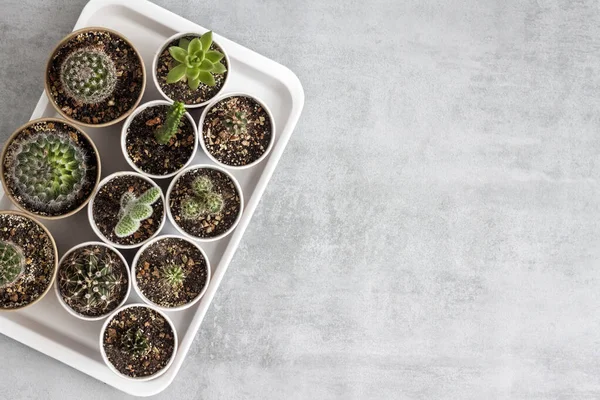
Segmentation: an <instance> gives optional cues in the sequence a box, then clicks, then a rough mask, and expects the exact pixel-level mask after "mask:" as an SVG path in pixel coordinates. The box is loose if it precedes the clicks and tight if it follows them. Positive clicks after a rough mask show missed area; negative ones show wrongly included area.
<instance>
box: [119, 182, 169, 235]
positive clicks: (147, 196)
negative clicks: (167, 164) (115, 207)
mask: <svg viewBox="0 0 600 400" xmlns="http://www.w3.org/2000/svg"><path fill="white" fill-rule="evenodd" d="M159 198H160V189H159V188H157V187H152V188H150V189H148V190H146V191H145V192H144V193H143V194H142V195H141V196H140V197H136V196H135V195H134V194H133V193H131V192H125V193H123V195H122V196H121V209H120V210H119V223H117V226H116V227H115V233H116V235H117V236H118V237H120V238H123V237H127V236H130V235H133V234H134V233H135V232H136V231H137V230H138V229H139V228H140V222H141V221H143V220H145V219H147V218H150V217H151V216H152V212H153V210H152V204H154V203H155V202H156V201H157V200H158V199H159Z"/></svg>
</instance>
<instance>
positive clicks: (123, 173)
mask: <svg viewBox="0 0 600 400" xmlns="http://www.w3.org/2000/svg"><path fill="white" fill-rule="evenodd" d="M129 175H132V176H136V177H139V178H141V179H143V180H145V181H146V182H149V183H150V184H151V185H152V186H154V187H157V188H158V189H159V190H160V198H161V200H162V201H163V204H164V207H163V213H162V219H161V223H160V225H159V227H158V229H157V230H156V232H155V233H154V234H153V235H152V236H150V237H149V238H148V239H146V240H144V241H143V242H140V243H137V244H119V243H114V242H111V241H110V240H108V238H106V236H104V235H103V234H102V232H100V229H98V227H97V226H96V222H94V200H95V199H96V195H97V194H98V192H99V191H100V189H101V188H102V186H104V185H106V184H107V183H108V182H109V181H110V180H111V179H113V178H116V177H119V176H129ZM165 208H167V204H166V201H165V195H164V194H163V191H162V189H161V188H160V186H158V185H157V184H156V182H154V181H153V180H152V179H150V178H148V177H146V176H144V175H142V174H139V173H137V172H133V171H119V172H115V173H113V174H110V175H108V176H107V177H106V178H104V179H102V180H101V181H100V183H99V184H98V186H97V187H96V190H95V191H94V194H93V195H92V198H91V200H90V202H89V203H88V219H89V221H90V226H91V227H92V230H93V231H94V233H95V234H96V236H98V237H99V238H100V240H102V241H103V242H104V243H106V244H108V245H110V246H113V247H116V248H117V249H135V248H138V247H140V246H143V245H144V244H145V243H147V242H149V241H150V240H152V239H153V238H155V237H156V236H158V234H159V233H160V231H161V230H162V228H163V227H164V226H165V221H166V220H167V218H166V216H165Z"/></svg>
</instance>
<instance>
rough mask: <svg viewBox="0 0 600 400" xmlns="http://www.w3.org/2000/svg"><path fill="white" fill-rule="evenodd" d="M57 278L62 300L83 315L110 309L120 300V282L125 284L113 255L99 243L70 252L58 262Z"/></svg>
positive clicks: (104, 311)
mask: <svg viewBox="0 0 600 400" xmlns="http://www.w3.org/2000/svg"><path fill="white" fill-rule="evenodd" d="M58 280H59V281H58V284H59V287H60V292H61V294H62V296H63V299H64V300H65V302H66V303H67V304H68V305H69V306H70V307H71V308H73V309H74V310H75V311H77V312H79V313H81V314H83V315H94V314H97V313H98V312H100V314H105V313H106V312H110V311H112V310H113V309H114V308H115V307H116V305H115V303H118V302H120V301H121V298H120V297H119V295H120V293H121V291H122V288H123V286H126V285H128V284H129V282H128V280H127V276H126V275H125V274H123V271H122V270H121V264H120V262H119V260H118V258H117V256H115V255H114V254H113V253H112V251H111V250H109V249H108V248H105V247H102V246H88V247H84V248H83V249H77V250H75V251H73V252H72V253H70V254H69V255H68V256H67V258H66V259H65V260H64V261H63V262H62V263H61V266H60V269H59V275H58Z"/></svg>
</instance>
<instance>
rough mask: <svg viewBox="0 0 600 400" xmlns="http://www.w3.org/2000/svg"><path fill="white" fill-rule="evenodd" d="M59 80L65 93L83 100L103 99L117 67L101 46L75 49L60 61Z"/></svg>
mask: <svg viewBox="0 0 600 400" xmlns="http://www.w3.org/2000/svg"><path fill="white" fill-rule="evenodd" d="M59 77H60V82H61V84H62V87H63V89H64V91H65V93H66V94H67V95H68V96H69V97H71V98H73V99H75V100H77V101H79V102H81V103H85V104H97V103H100V102H102V101H104V100H106V99H107V98H108V97H109V96H110V95H111V94H112V93H113V92H114V89H115V87H116V84H117V70H116V68H115V64H114V62H113V61H112V60H111V58H110V57H109V56H108V55H107V54H106V53H105V52H103V51H102V50H100V49H95V48H84V49H79V50H75V51H74V52H72V53H71V54H69V55H68V56H67V57H66V58H65V60H64V61H63V63H62V65H61V68H60V75H59Z"/></svg>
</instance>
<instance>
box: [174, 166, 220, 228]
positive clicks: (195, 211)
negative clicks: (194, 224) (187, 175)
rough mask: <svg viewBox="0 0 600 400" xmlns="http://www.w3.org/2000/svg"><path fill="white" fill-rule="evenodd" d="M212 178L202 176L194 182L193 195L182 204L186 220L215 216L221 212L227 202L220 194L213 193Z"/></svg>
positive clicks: (183, 215) (182, 212)
mask: <svg viewBox="0 0 600 400" xmlns="http://www.w3.org/2000/svg"><path fill="white" fill-rule="evenodd" d="M212 188H213V184H212V181H211V180H210V178H208V177H206V176H201V177H198V178H196V179H194V181H193V182H192V193H193V195H192V196H190V197H187V198H185V199H183V200H182V202H181V216H182V217H183V218H185V219H196V218H198V217H200V216H202V215H213V214H217V213H219V212H221V211H222V210H223V207H224V206H225V200H223V196H221V195H220V194H219V193H216V192H214V191H212Z"/></svg>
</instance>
